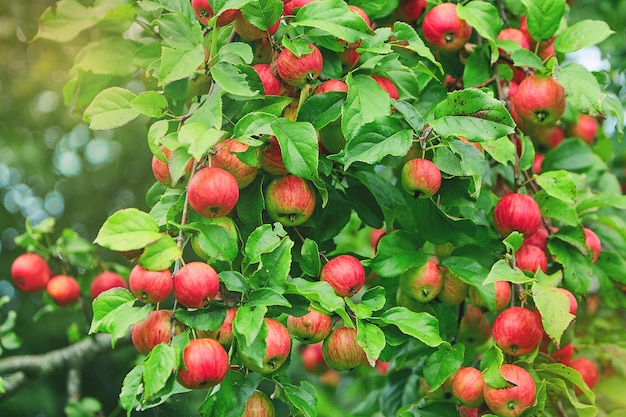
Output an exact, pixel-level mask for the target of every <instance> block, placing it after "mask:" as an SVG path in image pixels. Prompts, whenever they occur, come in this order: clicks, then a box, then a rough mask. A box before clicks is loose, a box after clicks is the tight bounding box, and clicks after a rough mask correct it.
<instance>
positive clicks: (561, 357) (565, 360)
mask: <svg viewBox="0 0 626 417" xmlns="http://www.w3.org/2000/svg"><path fill="white" fill-rule="evenodd" d="M573 355H574V345H572V344H571V343H568V344H567V345H565V346H563V347H562V348H561V349H559V350H557V351H556V352H554V353H552V354H551V355H550V356H551V357H552V359H554V361H555V362H561V363H562V364H563V365H566V366H570V363H571V362H572V356H573Z"/></svg>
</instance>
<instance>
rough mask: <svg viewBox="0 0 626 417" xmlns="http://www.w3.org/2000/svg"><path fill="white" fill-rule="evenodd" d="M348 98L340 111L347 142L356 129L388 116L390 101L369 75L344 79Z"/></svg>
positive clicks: (349, 75) (349, 76)
mask: <svg viewBox="0 0 626 417" xmlns="http://www.w3.org/2000/svg"><path fill="white" fill-rule="evenodd" d="M346 84H348V97H347V98H346V102H345V104H344V105H343V108H342V110H341V130H342V132H343V134H344V136H345V137H346V140H347V141H349V140H350V139H352V138H353V137H354V133H355V132H356V131H357V129H358V128H359V127H360V126H362V125H364V124H366V123H370V122H373V121H374V120H376V119H377V118H378V117H380V115H383V114H389V113H390V111H391V107H390V106H391V100H390V98H389V94H388V93H387V92H386V91H385V90H383V89H382V87H380V86H379V85H378V83H377V82H376V81H375V80H374V79H373V78H372V77H370V76H369V75H355V76H353V75H352V74H351V73H349V74H348V76H347V77H346Z"/></svg>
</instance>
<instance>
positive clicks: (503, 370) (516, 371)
mask: <svg viewBox="0 0 626 417" xmlns="http://www.w3.org/2000/svg"><path fill="white" fill-rule="evenodd" d="M500 374H501V375H502V377H503V378H504V379H506V380H507V381H509V382H510V383H511V384H512V385H511V386H509V387H506V388H500V389H498V388H492V387H490V386H489V385H487V384H485V387H484V389H483V395H484V397H485V402H486V403H487V406H488V407H489V409H490V410H491V411H493V412H494V414H497V415H499V416H502V417H517V416H519V415H520V414H521V413H522V412H523V411H524V410H525V409H527V408H528V407H530V406H531V405H533V403H534V402H535V395H536V394H537V387H536V385H535V380H534V379H533V377H532V376H531V375H530V373H529V372H528V371H527V370H525V369H524V368H522V367H520V366H517V365H512V364H504V365H502V366H501V367H500Z"/></svg>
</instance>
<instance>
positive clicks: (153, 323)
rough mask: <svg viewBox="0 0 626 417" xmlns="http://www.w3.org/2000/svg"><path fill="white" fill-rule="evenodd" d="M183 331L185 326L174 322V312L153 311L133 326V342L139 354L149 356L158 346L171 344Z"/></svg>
mask: <svg viewBox="0 0 626 417" xmlns="http://www.w3.org/2000/svg"><path fill="white" fill-rule="evenodd" d="M183 330H184V328H183V325H182V324H180V323H178V322H177V321H175V320H174V318H173V312H172V310H153V311H151V312H150V313H149V314H148V317H146V318H145V319H144V320H143V321H140V322H138V323H135V324H134V325H133V327H132V330H131V340H132V342H133V345H134V346H135V349H137V351H138V352H139V353H141V354H142V355H147V354H148V353H149V352H150V351H151V350H152V349H154V347H155V346H156V345H158V344H159V343H169V342H170V340H171V339H172V337H173V336H175V335H176V334H178V333H180V332H182V331H183Z"/></svg>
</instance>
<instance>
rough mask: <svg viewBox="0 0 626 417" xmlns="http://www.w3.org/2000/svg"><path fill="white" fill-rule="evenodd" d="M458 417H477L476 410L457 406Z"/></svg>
mask: <svg viewBox="0 0 626 417" xmlns="http://www.w3.org/2000/svg"><path fill="white" fill-rule="evenodd" d="M459 415H460V417H478V408H470V407H466V406H464V405H461V406H459Z"/></svg>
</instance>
